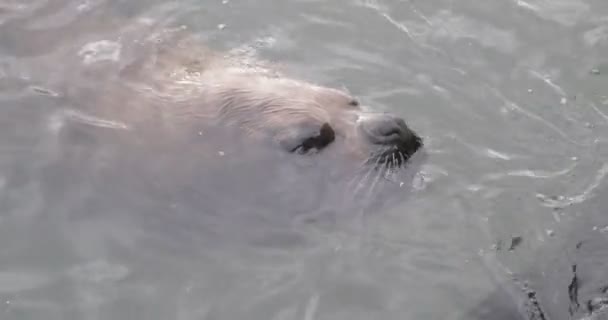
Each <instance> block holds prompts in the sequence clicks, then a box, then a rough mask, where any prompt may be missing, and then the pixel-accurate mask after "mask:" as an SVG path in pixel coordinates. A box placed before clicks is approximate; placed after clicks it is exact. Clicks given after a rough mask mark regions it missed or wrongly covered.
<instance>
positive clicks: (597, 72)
mask: <svg viewBox="0 0 608 320" xmlns="http://www.w3.org/2000/svg"><path fill="white" fill-rule="evenodd" d="M591 74H592V75H599V74H600V69H598V68H593V69H591Z"/></svg>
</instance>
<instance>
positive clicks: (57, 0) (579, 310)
mask: <svg viewBox="0 0 608 320" xmlns="http://www.w3.org/2000/svg"><path fill="white" fill-rule="evenodd" d="M134 21H135V22H137V23H139V24H140V25H145V26H149V28H141V27H140V28H134V29H129V28H128V26H131V25H133V23H134ZM182 26H183V27H182ZM180 28H185V30H187V31H188V32H191V33H192V34H195V35H198V36H199V38H201V39H204V40H205V41H206V42H207V43H208V44H209V45H211V46H213V47H214V48H216V49H218V50H225V51H232V52H240V53H241V54H242V55H244V56H246V57H249V58H258V57H259V58H262V59H267V60H270V61H273V62H274V63H277V64H278V65H281V66H284V67H286V68H288V69H289V70H290V71H291V72H292V74H295V75H297V76H299V77H300V78H303V79H307V80H310V81H313V82H317V83H321V84H324V85H328V86H336V87H342V86H343V87H346V88H348V90H350V92H352V93H353V94H354V95H356V96H357V97H358V98H359V99H360V100H361V101H362V102H363V103H364V104H366V105H369V106H371V107H372V108H374V109H377V110H390V111H392V112H394V113H396V114H398V115H401V116H403V117H404V118H405V119H406V121H407V122H408V124H409V125H410V126H411V127H412V128H414V129H415V130H416V131H417V132H418V133H419V134H420V135H422V136H423V137H424V139H425V151H426V152H427V154H428V157H427V159H426V160H425V161H424V162H423V163H422V164H421V165H420V166H411V167H410V168H408V169H407V170H410V171H415V172H414V173H415V175H416V176H417V178H416V179H413V180H412V181H411V182H409V181H408V182H407V184H408V188H405V189H407V190H408V191H404V192H403V194H402V196H398V197H397V198H396V199H395V198H394V197H393V198H392V201H391V202H390V204H386V205H384V206H380V207H377V208H381V209H374V210H371V209H370V210H364V209H361V210H358V209H357V208H356V207H355V208H352V207H351V209H349V210H348V211H347V212H342V213H340V214H338V215H336V214H330V213H324V211H323V210H322V208H318V207H317V206H315V205H317V204H318V202H319V201H320V200H319V199H318V198H315V196H310V198H307V195H312V194H313V193H311V192H310V190H307V189H306V186H307V184H306V183H303V184H301V185H302V186H303V187H300V188H295V189H288V191H287V192H285V190H282V191H283V192H284V193H285V197H286V198H281V199H284V200H285V203H281V204H277V205H276V206H273V207H272V208H275V209H276V210H271V211H270V212H264V214H252V215H247V214H241V213H239V214H237V213H235V212H241V211H247V210H248V209H250V207H249V206H250V205H251V204H252V203H255V201H254V198H255V195H253V196H247V195H246V194H247V192H249V191H251V192H253V190H255V189H256V186H258V187H260V186H265V187H268V186H269V185H273V184H275V183H276V184H277V185H278V186H282V185H281V184H280V183H279V182H278V181H272V179H271V180H265V181H263V182H261V183H260V181H261V180H260V181H258V180H255V179H254V178H253V177H254V176H255V175H254V174H251V172H252V171H253V172H255V171H256V170H258V171H261V172H265V170H268V172H270V170H271V169H269V168H267V167H268V166H267V165H264V164H263V162H261V161H260V162H255V161H253V162H251V161H250V162H248V163H247V162H244V163H241V165H243V166H244V167H243V168H245V167H246V168H247V169H243V170H242V172H243V175H239V174H238V173H239V172H238V170H237V172H235V173H234V176H233V177H234V180H233V181H225V182H226V183H225V184H221V183H220V184H217V185H216V184H212V183H211V180H200V181H198V182H197V183H192V184H190V185H189V188H181V189H179V188H173V186H174V185H173V184H172V183H171V182H172V181H174V179H185V178H184V177H191V176H195V175H196V172H197V171H199V170H200V171H201V172H202V171H204V170H211V169H209V168H201V167H200V166H199V165H198V163H199V162H198V160H197V158H196V157H194V156H193V154H191V153H188V151H187V150H190V149H196V148H197V146H196V145H194V144H192V145H186V146H183V145H182V146H179V147H176V146H158V147H157V148H156V149H155V148H150V149H146V150H143V151H142V150H137V151H132V152H130V151H129V152H128V154H127V155H126V156H124V157H123V158H125V159H127V160H124V162H116V161H113V160H115V159H116V158H118V157H119V156H120V155H121V154H120V153H117V152H114V153H113V151H115V149H113V148H116V150H122V151H124V150H125V149H120V148H118V147H117V146H119V145H120V143H121V142H120V141H118V140H116V142H115V143H114V144H113V143H112V140H111V139H110V140H105V144H100V143H97V142H96V140H94V139H93V140H87V138H86V137H84V138H82V139H74V140H67V142H66V140H61V137H60V136H59V135H58V128H59V127H61V126H63V125H65V121H66V120H65V119H68V118H72V119H76V120H77V121H81V122H86V123H88V124H90V125H93V126H97V127H101V128H105V129H108V130H110V131H112V130H116V131H120V130H121V123H119V122H112V120H113V119H96V118H92V117H90V116H89V113H90V111H94V110H90V109H91V105H94V104H91V103H89V102H90V100H88V97H89V96H88V93H87V92H89V93H90V92H94V91H95V88H96V86H97V85H98V83H96V82H95V81H96V80H95V79H96V78H95V75H96V74H99V73H101V72H102V70H104V69H107V72H110V73H111V72H112V67H111V66H112V65H113V64H120V63H121V61H123V60H124V59H128V58H129V57H128V55H129V54H130V53H129V52H128V50H127V49H126V48H128V46H129V43H130V42H133V41H136V40H138V39H143V38H146V37H149V36H150V35H151V34H153V33H155V34H157V35H158V34H163V32H168V33H170V31H171V30H176V29H180ZM108 66H109V67H108ZM82 70H85V71H82ZM108 70H109V71H108ZM83 74H87V75H86V76H83ZM607 77H608V3H607V2H605V1H604V0H527V1H523V0H517V1H515V0H504V1H499V0H486V1H473V0H462V1H453V0H449V1H448V0H445V1H441V0H433V1H397V0H377V1H373V0H367V1H365V0H332V1H314V0H289V1H253V0H251V1H246V0H229V1H221V0H217V1H188V0H181V1H156V0H139V1H137V0H132V1H126V0H125V1H121V0H116V1H112V0H84V1H73V0H3V1H1V2H0V319H2V320H13V319H45V320H52V319H62V320H65V319H179V320H182V319H183V320H186V319H277V320H278V319H303V320H312V319H573V318H574V319H583V318H586V317H588V318H590V319H608V312H607V309H605V308H606V306H607V305H608V293H607V291H608V289H607V287H606V286H607V285H608V217H607V216H606V214H607V212H606V210H608V200H607V199H606V198H605V197H606V195H608V183H607V181H608V178H606V175H608V138H607V137H608V90H607V88H608V78H607ZM102 80H103V79H102ZM77 88H81V89H82V92H84V93H80V94H79V93H76V95H75V96H76V97H78V98H79V99H75V100H74V99H73V100H69V101H68V100H66V99H63V97H65V96H66V95H67V92H68V91H77V90H76V89H77ZM87 90H89V91H87ZM104 121H105V122H104ZM108 141H109V143H108ZM158 144H161V143H160V142H159V143H158ZM172 148H173V149H172ZM222 152H224V151H222ZM225 152H226V153H228V152H229V151H228V150H226V151H225ZM222 154H223V153H222ZM228 155H229V154H228ZM207 156H209V155H207ZM66 159H67V160H66ZM70 159H71V160H70ZM177 167H179V168H180V169H183V170H177V169H176V168H177ZM256 167H257V168H256ZM279 171H280V170H279ZM281 172H283V171H281ZM286 172H289V171H288V170H286ZM108 173H110V174H108ZM283 173H284V174H282V175H277V176H276V177H278V178H276V179H277V180H289V178H290V176H289V174H288V173H285V172H283ZM226 176H227V175H222V177H226ZM176 177H177V178H176ZM257 178H260V177H257ZM260 179H261V178H260ZM311 180H313V179H312V178H311ZM152 185H154V186H157V187H151V186H152ZM288 185H289V186H291V187H292V188H293V187H294V186H297V185H298V184H297V183H296V184H288ZM410 185H411V186H410ZM220 187H221V188H220ZM201 190H202V191H201ZM206 192H207V193H206ZM209 194H210V196H209ZM205 195H207V196H208V198H204V196H205ZM201 197H202V198H201ZM217 198H222V199H223V198H225V199H226V200H227V201H225V202H222V205H225V206H224V207H222V208H224V209H225V208H229V209H230V210H226V209H225V210H223V211H221V212H214V213H213V214H209V213H206V211H205V210H203V209H206V204H207V203H208V202H205V201H206V200H200V199H208V200H209V199H215V200H217ZM218 202H221V201H219V200H218ZM311 208H312V209H311ZM295 209H298V211H300V212H299V213H300V214H294V213H293V212H291V211H294V210H295ZM302 212H304V213H303V215H304V216H305V217H306V218H302ZM334 213H335V212H334ZM310 216H313V218H310ZM574 266H576V267H575V268H574Z"/></svg>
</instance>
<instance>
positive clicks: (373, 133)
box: [361, 114, 409, 144]
mask: <svg viewBox="0 0 608 320" xmlns="http://www.w3.org/2000/svg"><path fill="white" fill-rule="evenodd" d="M361 127H362V129H363V131H364V132H365V134H366V135H367V137H368V139H369V140H370V141H371V142H372V143H374V144H400V143H403V142H404V140H405V139H407V136H408V135H409V129H408V128H407V126H406V125H405V121H403V120H402V119H401V118H397V117H395V116H392V115H390V114H383V115H378V116H374V117H370V118H367V119H366V121H365V122H363V123H362V124H361Z"/></svg>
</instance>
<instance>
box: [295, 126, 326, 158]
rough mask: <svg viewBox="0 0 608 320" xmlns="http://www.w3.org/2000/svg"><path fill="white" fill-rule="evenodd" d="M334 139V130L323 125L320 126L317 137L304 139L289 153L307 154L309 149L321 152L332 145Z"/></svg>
mask: <svg viewBox="0 0 608 320" xmlns="http://www.w3.org/2000/svg"><path fill="white" fill-rule="evenodd" d="M335 138H336V133H335V132H334V129H332V127H331V126H330V125H329V124H327V123H324V124H323V126H321V129H320V130H319V133H318V135H315V136H313V137H309V138H306V139H304V141H302V143H301V144H300V145H298V146H297V147H295V148H294V149H293V150H291V151H292V152H297V153H307V152H308V151H310V150H311V149H316V150H321V149H323V148H325V147H326V146H328V145H329V144H330V143H332V142H333V141H334V139H335Z"/></svg>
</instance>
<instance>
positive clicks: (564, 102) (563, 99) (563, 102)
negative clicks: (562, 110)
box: [559, 98, 568, 104]
mask: <svg viewBox="0 0 608 320" xmlns="http://www.w3.org/2000/svg"><path fill="white" fill-rule="evenodd" d="M559 103H561V104H566V103H568V99H566V98H562V99H561V100H560V101H559Z"/></svg>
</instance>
